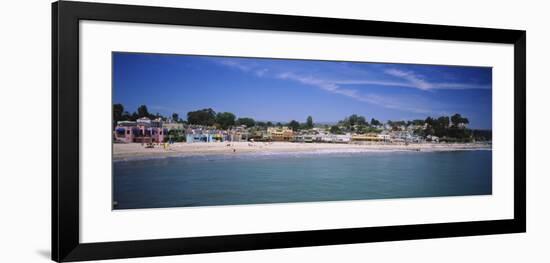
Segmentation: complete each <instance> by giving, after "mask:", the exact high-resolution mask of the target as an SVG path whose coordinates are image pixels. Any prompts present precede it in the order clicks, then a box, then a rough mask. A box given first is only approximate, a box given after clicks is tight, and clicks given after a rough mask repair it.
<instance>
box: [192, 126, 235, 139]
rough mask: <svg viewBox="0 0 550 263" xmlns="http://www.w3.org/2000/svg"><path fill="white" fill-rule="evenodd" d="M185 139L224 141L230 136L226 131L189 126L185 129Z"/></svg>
mask: <svg viewBox="0 0 550 263" xmlns="http://www.w3.org/2000/svg"><path fill="white" fill-rule="evenodd" d="M185 139H186V140H185V141H186V142H187V143H196V142H224V141H229V140H230V136H229V133H228V132H226V131H222V130H218V129H209V128H205V127H200V126H199V127H189V128H188V129H187V130H186V131H185Z"/></svg>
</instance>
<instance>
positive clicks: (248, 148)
mask: <svg viewBox="0 0 550 263" xmlns="http://www.w3.org/2000/svg"><path fill="white" fill-rule="evenodd" d="M112 149H113V154H112V160H113V161H129V160H134V159H135V160H145V159H156V158H163V157H193V156H208V155H243V154H253V153H258V154H272V153H281V154H283V153H312V154H330V153H365V152H395V151H400V152H404V151H406V152H437V151H468V150H491V149H492V147H491V145H490V144H487V143H418V144H415V143H412V144H408V145H406V144H391V143H369V144H335V143H293V142H212V143H185V142H184V143H174V144H170V145H168V146H167V147H166V148H165V147H164V145H163V144H160V145H158V144H157V145H155V147H154V148H145V146H143V145H142V144H141V143H127V144H120V143H115V144H113V148H112Z"/></svg>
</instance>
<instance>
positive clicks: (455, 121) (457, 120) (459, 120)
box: [451, 113, 470, 127]
mask: <svg viewBox="0 0 550 263" xmlns="http://www.w3.org/2000/svg"><path fill="white" fill-rule="evenodd" d="M451 123H452V124H453V126H454V127H459V126H460V124H469V123H470V121H469V120H468V119H467V118H464V117H462V116H461V115H460V114H458V113H456V114H455V115H453V116H451Z"/></svg>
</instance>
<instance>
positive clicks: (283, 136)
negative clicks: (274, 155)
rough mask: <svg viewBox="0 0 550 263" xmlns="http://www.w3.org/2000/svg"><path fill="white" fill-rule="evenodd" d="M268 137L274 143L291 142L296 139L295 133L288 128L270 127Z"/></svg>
mask: <svg viewBox="0 0 550 263" xmlns="http://www.w3.org/2000/svg"><path fill="white" fill-rule="evenodd" d="M267 133H268V136H269V137H270V138H271V140H273V141H290V140H292V138H293V137H294V131H292V129H290V128H288V127H286V126H285V127H280V128H279V127H268V128H267Z"/></svg>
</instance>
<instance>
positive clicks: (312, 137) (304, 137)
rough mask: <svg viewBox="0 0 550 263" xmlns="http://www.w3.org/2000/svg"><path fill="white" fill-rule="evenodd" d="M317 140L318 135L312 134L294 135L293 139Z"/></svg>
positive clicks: (294, 140) (301, 140)
mask: <svg viewBox="0 0 550 263" xmlns="http://www.w3.org/2000/svg"><path fill="white" fill-rule="evenodd" d="M315 140H316V136H315V135H311V134H300V135H294V137H293V139H292V141H293V142H313V141H315Z"/></svg>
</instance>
